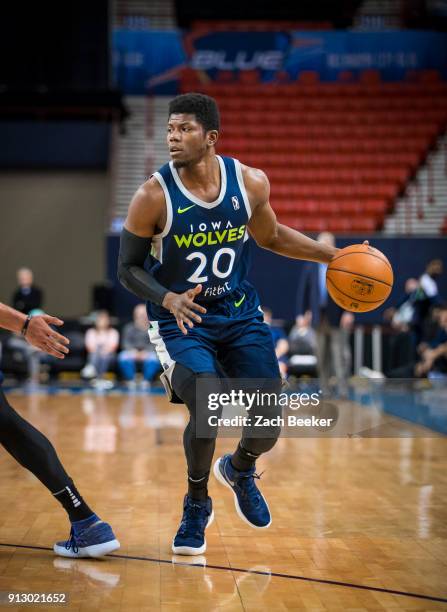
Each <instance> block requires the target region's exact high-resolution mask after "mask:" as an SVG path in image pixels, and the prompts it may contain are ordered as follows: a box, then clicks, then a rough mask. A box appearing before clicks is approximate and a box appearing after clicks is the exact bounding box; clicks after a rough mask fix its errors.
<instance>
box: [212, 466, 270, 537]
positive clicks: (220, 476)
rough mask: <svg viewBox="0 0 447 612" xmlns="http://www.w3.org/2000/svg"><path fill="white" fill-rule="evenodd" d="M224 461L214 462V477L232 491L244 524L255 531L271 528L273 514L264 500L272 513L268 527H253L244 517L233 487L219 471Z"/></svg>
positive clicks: (235, 504)
mask: <svg viewBox="0 0 447 612" xmlns="http://www.w3.org/2000/svg"><path fill="white" fill-rule="evenodd" d="M221 459H222V457H219V459H217V460H216V461H215V462H214V467H213V473H214V476H215V477H216V479H217V480H218V481H219V482H220V484H223V485H224V486H225V487H227V488H228V489H230V491H231V492H232V493H233V497H234V507H235V508H236V512H237V514H238V516H239V518H241V519H242V520H243V521H244V523H247V525H250V527H252V528H253V529H268V527H270V525H271V524H272V518H271V517H272V514H271V512H270V508H269V506H268V504H267V501H266V500H265V498H264V501H265V504H266V506H267V508H268V511H269V513H270V522H269V523H267V525H263V526H262V527H259V526H258V525H253V523H250V521H249V520H248V518H247V517H246V516H245V515H244V513H243V512H242V510H241V507H240V506H239V500H238V498H237V495H236V493H235V492H234V491H233V489H232V488H231V486H230V485H229V484H228V482H227V481H226V480H225V478H224V477H223V476H222V474H221V471H220V469H219V462H220V460H221Z"/></svg>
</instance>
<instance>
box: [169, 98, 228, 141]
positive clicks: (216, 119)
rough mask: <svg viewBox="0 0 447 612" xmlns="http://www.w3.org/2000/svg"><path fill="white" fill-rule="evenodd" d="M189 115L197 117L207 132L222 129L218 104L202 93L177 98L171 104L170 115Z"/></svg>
mask: <svg viewBox="0 0 447 612" xmlns="http://www.w3.org/2000/svg"><path fill="white" fill-rule="evenodd" d="M173 113H188V114H191V115H195V116H196V120H197V122H198V123H200V124H201V125H202V126H203V128H204V130H205V132H208V131H209V130H217V131H219V128H220V115H219V108H218V106H217V102H216V100H215V99H214V98H211V97H210V96H205V94H200V93H187V94H182V95H181V96H177V97H176V98H174V99H173V100H171V102H170V103H169V115H172V114H173Z"/></svg>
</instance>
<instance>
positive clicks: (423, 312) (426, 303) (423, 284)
mask: <svg viewBox="0 0 447 612" xmlns="http://www.w3.org/2000/svg"><path fill="white" fill-rule="evenodd" d="M442 272H443V264H442V261H441V260H440V259H433V260H432V261H430V262H429V263H428V264H427V267H426V268H425V272H424V274H423V275H422V276H421V277H420V279H419V287H420V295H418V298H417V300H416V302H415V304H414V309H415V312H414V317H413V320H412V328H413V333H414V334H415V338H416V344H419V343H420V342H422V340H423V339H424V335H425V331H426V330H425V327H426V325H427V320H428V319H429V317H430V309H431V308H432V307H433V306H436V305H439V304H440V303H441V298H440V295H439V288H438V279H439V277H440V276H441V275H442Z"/></svg>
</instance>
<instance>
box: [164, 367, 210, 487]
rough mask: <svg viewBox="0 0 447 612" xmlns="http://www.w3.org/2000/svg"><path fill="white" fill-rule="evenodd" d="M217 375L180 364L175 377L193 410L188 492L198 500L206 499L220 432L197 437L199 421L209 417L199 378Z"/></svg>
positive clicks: (186, 441) (186, 437)
mask: <svg viewBox="0 0 447 612" xmlns="http://www.w3.org/2000/svg"><path fill="white" fill-rule="evenodd" d="M200 377H206V378H215V377H216V375H215V374H214V373H209V374H207V373H205V374H194V372H193V371H192V370H189V369H188V368H185V367H184V366H182V365H180V364H177V365H176V366H175V368H174V372H173V376H172V386H173V389H174V391H175V393H176V394H177V395H178V396H179V397H180V398H181V400H182V401H183V402H184V403H185V404H186V406H187V408H188V411H189V423H188V425H187V427H186V429H185V431H184V434H183V447H184V449H185V456H186V463H187V466H188V494H189V495H190V496H191V497H193V498H194V499H206V498H207V495H208V492H207V485H208V478H209V474H210V469H211V462H212V460H213V455H214V449H215V446H216V434H217V430H216V431H212V430H210V432H209V434H207V435H208V437H198V436H197V424H198V422H199V420H200V419H206V418H207V408H206V406H205V405H203V406H202V405H201V402H200V400H199V399H198V398H197V393H196V382H197V378H200Z"/></svg>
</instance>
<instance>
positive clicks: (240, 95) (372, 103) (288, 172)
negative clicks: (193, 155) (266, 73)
mask: <svg viewBox="0 0 447 612" xmlns="http://www.w3.org/2000/svg"><path fill="white" fill-rule="evenodd" d="M230 75H231V76H233V75H232V73H230ZM230 75H225V73H221V75H220V78H221V79H224V77H225V80H226V79H227V78H230ZM346 76H347V77H349V76H350V75H346ZM258 77H259V75H258V74H257V73H256V72H253V73H252V72H241V73H240V75H239V81H240V82H238V83H237V84H236V83H235V84H232V83H227V82H225V83H216V82H214V83H210V84H208V85H206V84H205V85H202V86H201V89H200V90H201V91H204V92H205V93H208V94H210V95H213V96H215V97H216V98H217V99H218V102H219V105H220V109H221V115H222V126H223V130H222V134H221V138H220V140H219V152H220V153H221V154H223V155H230V156H236V157H238V158H240V159H241V161H242V162H243V163H245V164H248V165H251V166H255V167H259V168H262V169H263V170H264V171H266V172H267V174H268V176H269V179H270V183H271V201H272V205H273V207H274V209H275V210H276V212H277V214H278V217H279V218H280V219H282V220H284V219H287V221H288V224H290V225H291V226H292V227H297V228H299V229H304V230H308V231H321V230H324V229H330V230H332V231H339V232H356V231H357V232H358V231H365V232H369V231H375V230H378V229H380V228H381V226H382V225H383V220H384V217H385V215H386V214H387V212H388V211H389V210H390V208H391V207H392V205H393V201H394V199H395V198H396V197H397V196H398V195H399V193H401V192H402V190H403V189H404V187H405V184H406V182H407V181H408V180H409V178H410V177H411V176H412V174H413V173H414V172H415V170H416V169H417V167H418V165H419V164H420V163H421V162H422V161H423V160H424V158H425V157H426V155H427V153H428V151H429V149H430V147H432V146H433V144H434V143H435V141H436V138H437V136H438V135H439V133H440V131H441V130H442V129H445V128H446V127H447V83H443V82H441V81H439V80H437V78H436V76H435V75H431V76H430V75H426V76H425V77H424V78H423V82H420V81H416V80H415V81H412V82H405V83H381V82H380V79H379V78H378V74H377V73H375V72H373V71H366V72H365V73H364V74H363V75H362V77H361V81H360V82H356V83H354V82H338V83H322V82H318V75H317V74H316V73H312V72H311V73H303V72H302V73H301V75H300V77H299V81H298V82H285V83H281V80H282V77H280V78H278V82H276V83H275V84H271V83H270V84H266V83H257V82H256V81H257V80H258ZM283 77H284V75H283ZM418 78H419V79H420V78H421V76H420V75H419V77H418ZM284 80H287V79H284Z"/></svg>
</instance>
